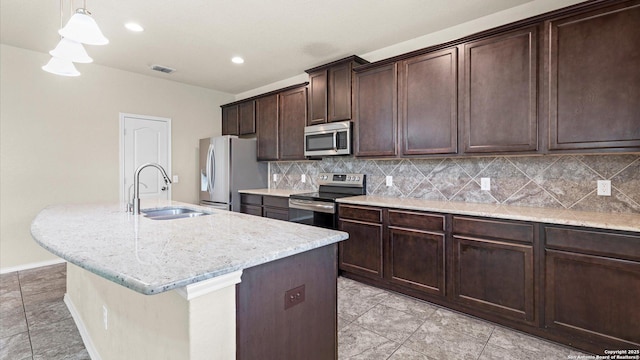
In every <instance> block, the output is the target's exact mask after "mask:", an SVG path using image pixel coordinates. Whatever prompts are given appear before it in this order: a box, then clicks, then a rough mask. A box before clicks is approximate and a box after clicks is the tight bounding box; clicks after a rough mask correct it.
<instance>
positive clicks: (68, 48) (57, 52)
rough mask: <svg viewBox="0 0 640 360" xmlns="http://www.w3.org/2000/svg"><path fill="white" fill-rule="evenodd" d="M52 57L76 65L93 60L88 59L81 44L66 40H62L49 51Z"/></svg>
mask: <svg viewBox="0 0 640 360" xmlns="http://www.w3.org/2000/svg"><path fill="white" fill-rule="evenodd" d="M49 54H51V56H53V57H57V58H60V59H64V60H69V61H72V62H76V63H85V64H87V63H90V62H93V59H92V58H91V57H89V55H88V54H87V52H86V51H85V49H84V46H82V44H81V43H79V42H77V41H73V40H70V39H67V38H62V39H61V40H60V42H59V43H58V46H56V48H55V49H53V50H51V51H49Z"/></svg>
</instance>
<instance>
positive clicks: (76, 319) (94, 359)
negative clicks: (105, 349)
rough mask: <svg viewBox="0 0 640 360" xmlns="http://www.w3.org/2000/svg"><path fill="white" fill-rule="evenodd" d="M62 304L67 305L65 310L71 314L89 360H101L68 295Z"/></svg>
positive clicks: (65, 295)
mask: <svg viewBox="0 0 640 360" xmlns="http://www.w3.org/2000/svg"><path fill="white" fill-rule="evenodd" d="M64 303H65V304H67V308H68V309H69V312H70V313H71V317H72V318H73V321H74V322H75V323H76V327H78V331H79V332H80V337H82V342H83V343H84V347H85V348H86V349H87V352H88V353H89V357H91V360H102V357H100V354H99V353H98V350H96V347H95V346H94V345H93V341H92V340H91V336H90V335H89V332H88V331H87V328H86V327H85V326H84V322H83V321H82V318H81V317H80V314H79V313H78V310H76V307H75V305H73V301H72V300H71V298H70V297H69V294H64Z"/></svg>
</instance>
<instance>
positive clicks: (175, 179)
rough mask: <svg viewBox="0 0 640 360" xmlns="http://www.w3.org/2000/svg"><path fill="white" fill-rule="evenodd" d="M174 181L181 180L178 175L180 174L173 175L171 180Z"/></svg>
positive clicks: (175, 182)
mask: <svg viewBox="0 0 640 360" xmlns="http://www.w3.org/2000/svg"><path fill="white" fill-rule="evenodd" d="M171 182H172V183H174V184H177V183H179V182H180V178H179V177H178V175H173V179H172V180H171Z"/></svg>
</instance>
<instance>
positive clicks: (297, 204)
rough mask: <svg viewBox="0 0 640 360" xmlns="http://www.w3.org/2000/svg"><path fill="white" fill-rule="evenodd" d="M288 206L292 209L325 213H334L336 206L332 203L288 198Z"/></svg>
mask: <svg viewBox="0 0 640 360" xmlns="http://www.w3.org/2000/svg"><path fill="white" fill-rule="evenodd" d="M289 207H290V208H292V209H300V210H309V211H316V212H321V213H325V214H335V213H336V208H335V204H334V203H326V202H319V201H310V200H300V199H289Z"/></svg>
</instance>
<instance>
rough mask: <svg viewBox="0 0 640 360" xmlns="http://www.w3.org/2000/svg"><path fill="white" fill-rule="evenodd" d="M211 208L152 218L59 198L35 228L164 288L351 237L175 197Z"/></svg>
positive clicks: (86, 257)
mask: <svg viewBox="0 0 640 360" xmlns="http://www.w3.org/2000/svg"><path fill="white" fill-rule="evenodd" d="M166 206H180V207H186V208H190V209H194V210H198V211H202V212H206V213H209V214H210V215H205V216H199V217H193V218H183V219H175V220H152V219H149V218H146V217H144V216H143V215H132V214H128V213H126V212H125V211H124V206H123V205H118V204H94V205H55V206H49V207H47V208H45V209H43V210H42V211H40V213H39V214H38V215H37V216H36V218H35V219H34V220H33V223H32V224H31V234H32V236H33V238H34V239H35V240H36V242H37V243H38V244H40V245H41V246H42V247H44V248H45V249H47V250H48V251H50V252H52V253H53V254H55V255H57V256H59V257H61V258H63V259H65V260H67V261H69V262H70V263H73V264H75V265H78V266H80V267H82V268H84V269H86V270H88V271H91V272H93V273H95V274H97V275H99V276H102V277H104V278H106V279H108V280H111V281H113V282H115V283H118V284H120V285H123V286H125V287H127V288H130V289H132V290H135V291H137V292H140V293H142V294H147V295H150V294H157V293H161V292H164V291H168V290H172V289H175V288H180V287H184V286H186V285H189V284H193V283H196V282H200V281H202V280H206V279H210V278H214V277H217V276H220V275H224V274H227V273H231V272H234V271H238V270H241V269H245V268H249V267H252V266H256V265H260V264H263V263H267V262H270V261H273V260H277V259H281V258H284V257H287V256H290V255H294V254H298V253H301V252H304V251H308V250H312V249H315V248H319V247H322V246H326V245H329V244H333V243H336V242H339V241H342V240H345V239H347V237H348V235H347V233H344V232H340V231H334V230H328V229H324V228H319V227H312V226H307V225H302V224H296V223H292V222H286V221H280V220H272V219H267V218H261V217H256V216H253V215H246V214H240V213H234V212H229V211H222V210H215V209H210V208H205V207H201V206H197V205H192V204H184V203H179V202H172V201H153V202H145V201H144V200H143V202H142V209H143V210H145V209H150V208H162V207H166Z"/></svg>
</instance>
